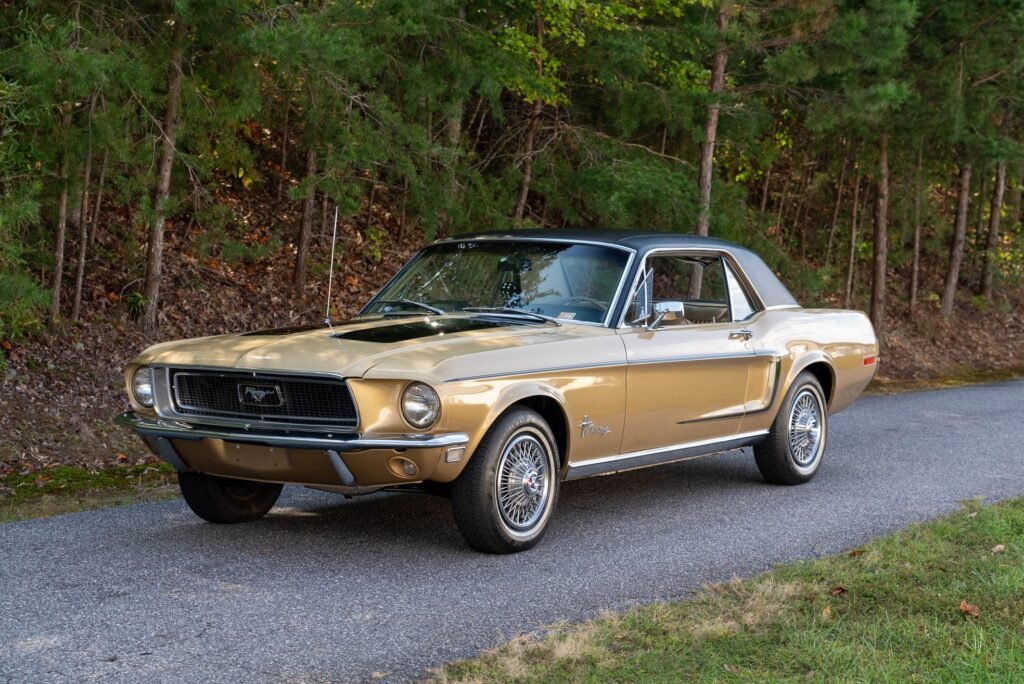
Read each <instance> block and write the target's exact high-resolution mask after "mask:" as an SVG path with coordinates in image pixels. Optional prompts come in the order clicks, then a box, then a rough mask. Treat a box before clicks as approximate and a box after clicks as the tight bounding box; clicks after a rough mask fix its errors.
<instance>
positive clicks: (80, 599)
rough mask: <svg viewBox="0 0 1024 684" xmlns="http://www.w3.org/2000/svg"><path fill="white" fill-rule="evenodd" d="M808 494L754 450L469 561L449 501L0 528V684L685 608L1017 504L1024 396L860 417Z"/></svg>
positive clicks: (335, 665) (436, 647)
mask: <svg viewBox="0 0 1024 684" xmlns="http://www.w3.org/2000/svg"><path fill="white" fill-rule="evenodd" d="M831 428H832V432H831V444H830V446H829V451H828V453H827V455H826V460H825V463H824V464H823V466H822V470H821V471H820V472H819V474H818V477H817V478H816V479H815V480H814V481H813V482H811V483H809V484H807V485H803V486H800V487H773V486H769V485H766V484H763V483H762V482H761V481H760V478H759V475H758V473H757V469H756V467H755V466H754V462H753V458H752V457H751V455H750V452H749V450H743V451H736V452H731V453H729V454H726V455H722V456H714V457H708V458H705V459H701V460H697V461H689V462H685V463H679V464H676V465H669V466H663V467H660V468H656V469H650V470H645V471H638V472H633V473H628V474H622V475H617V476H612V477H602V478H596V479H591V480H583V481H577V482H571V483H568V484H567V485H566V486H565V487H564V489H563V492H562V498H561V502H560V508H559V510H558V512H557V515H556V517H555V519H554V521H553V524H552V528H551V529H550V530H549V533H548V535H547V537H546V538H545V540H544V541H543V542H542V543H541V545H540V546H539V547H537V548H536V549H534V550H532V551H530V552H528V553H524V554H519V555H516V556H506V557H495V556H486V555H481V554H477V553H474V552H472V551H469V550H468V549H467V548H465V547H464V546H463V544H462V541H461V538H460V537H459V534H458V532H457V531H456V529H455V525H454V522H453V520H452V517H451V513H450V511H449V508H448V503H447V501H445V500H443V499H440V498H434V497H429V496H416V495H409V494H380V495H374V496H370V497H365V498H362V499H355V500H348V501H346V500H344V499H342V498H340V497H334V496H332V495H328V494H323V493H319V492H313V491H307V490H302V489H297V488H296V489H291V490H289V489H286V494H285V496H284V497H283V498H282V500H281V504H280V505H279V506H278V507H277V508H276V509H274V511H273V512H272V513H271V514H270V515H269V516H268V517H267V518H266V519H264V520H262V521H260V522H257V523H251V524H248V525H242V526H228V527H225V526H215V525H209V524H205V523H203V522H201V521H200V520H199V519H198V518H196V517H194V516H193V515H191V513H189V512H188V511H187V509H186V508H185V505H184V504H183V503H182V502H180V501H170V502H162V503H153V504H142V505H137V506H132V507H128V508H117V509H108V510H101V511H92V512H87V513H80V514H74V515H67V516H61V517H57V518H52V519H49V520H37V521H30V522H22V523H12V524H7V525H0V682H2V681H12V682H35V681H92V680H103V681H139V682H157V681H197V682H198V681H202V682H215V681H223V682H232V683H234V682H239V681H303V682H320V681H325V682H326V681H331V682H334V681H364V680H367V679H369V678H370V677H371V676H372V675H373V673H375V672H376V673H389V675H390V677H389V678H390V679H393V680H396V681H401V680H405V679H411V678H416V677H417V676H419V675H421V674H422V673H423V671H424V670H425V668H427V667H430V666H432V665H435V664H439V663H442V662H445V661H448V660H452V659H456V658H462V657H468V656H471V655H473V654H474V653H475V652H476V651H477V650H478V649H480V648H485V647H488V646H491V645H493V644H494V643H496V642H498V641H499V640H502V639H504V638H506V637H508V636H510V635H514V634H516V633H517V632H520V631H524V630H530V629H533V628H535V627H537V626H538V625H541V624H544V623H550V622H555V621H558V620H582V619H585V618H587V617H589V616H592V615H594V614H595V613H596V612H597V611H598V610H600V609H602V608H624V607H627V606H630V605H633V604H636V603H641V602H649V601H653V600H656V599H665V598H674V597H681V596H685V595H686V594H687V592H689V591H691V590H692V589H694V588H697V587H700V586H701V585H702V584H704V583H707V582H715V581H722V580H727V579H729V578H730V577H732V576H734V575H740V576H748V575H751V574H754V573H757V572H758V571H761V570H763V569H765V568H767V567H769V566H770V565H771V564H773V563H778V562H780V561H786V560H790V559H794V558H806V557H811V556H816V555H819V554H827V553H831V552H835V551H838V550H840V549H844V548H848V547H851V546H854V545H857V544H860V543H861V542H863V541H865V540H866V539H868V538H870V537H873V536H876V535H881V534H884V533H886V532H889V531H892V530H895V529H897V528H899V527H903V526H905V525H907V524H908V523H910V522H912V521H916V520H923V519H925V518H929V517H932V516H936V515H940V514H942V513H945V512H947V511H950V510H952V509H955V508H956V507H957V505H958V502H959V501H961V500H963V499H967V498H970V497H974V496H983V497H986V498H990V499H993V498H1001V497H1010V496H1015V495H1020V494H1022V493H1024V446H1022V445H1024V381H1015V382H1008V383H1001V384H995V385H988V386H978V387H967V388H961V389H952V390H943V391H935V392H922V393H916V394H904V395H897V396H889V397H868V398H865V399H862V400H861V401H859V402H858V403H857V404H856V405H855V406H854V407H853V408H851V409H850V410H848V411H846V412H844V413H842V414H840V415H838V416H836V417H835V418H834V419H833V421H832V424H831Z"/></svg>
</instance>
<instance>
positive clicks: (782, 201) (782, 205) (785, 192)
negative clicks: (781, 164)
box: [775, 169, 793, 234]
mask: <svg viewBox="0 0 1024 684" xmlns="http://www.w3.org/2000/svg"><path fill="white" fill-rule="evenodd" d="M792 180H793V174H792V170H791V169H786V180H785V181H784V182H783V183H782V196H781V197H780V198H779V213H778V217H777V218H776V219H775V223H776V224H777V227H778V229H779V233H780V234H781V233H782V218H783V216H784V215H785V213H786V199H788V198H789V183H790V181H792Z"/></svg>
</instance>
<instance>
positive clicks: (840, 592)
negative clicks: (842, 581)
mask: <svg viewBox="0 0 1024 684" xmlns="http://www.w3.org/2000/svg"><path fill="white" fill-rule="evenodd" d="M846 593H847V592H846V587H832V595H833V596H846Z"/></svg>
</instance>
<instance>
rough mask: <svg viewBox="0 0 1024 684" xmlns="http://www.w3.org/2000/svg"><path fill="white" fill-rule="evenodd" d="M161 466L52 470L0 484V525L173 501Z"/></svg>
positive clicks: (168, 474) (168, 473)
mask: <svg viewBox="0 0 1024 684" xmlns="http://www.w3.org/2000/svg"><path fill="white" fill-rule="evenodd" d="M176 493H177V486H176V485H175V479H174V471H173V470H172V469H171V467H170V466H168V465H167V464H165V463H153V464H147V465H134V466H119V467H114V468H102V469H97V470H90V469H87V468H81V467H78V466H58V467H56V468H48V469H46V470H42V471H37V472H34V473H30V474H28V475H15V474H10V475H6V476H4V477H2V478H0V523H3V522H11V521H13V520H24V519H26V518H39V517H45V516H49V515H59V514H61V513H72V512H75V511H81V510H87V509H91V508H104V507H107V506H119V505H125V504H130V503H137V502H139V501H153V500H156V499H163V498H168V497H171V496H174V495H176Z"/></svg>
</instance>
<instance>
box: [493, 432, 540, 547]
mask: <svg viewBox="0 0 1024 684" xmlns="http://www.w3.org/2000/svg"><path fill="white" fill-rule="evenodd" d="M549 476H550V473H549V472H548V458H547V450H546V449H545V447H544V445H543V444H542V443H541V441H540V440H538V439H537V438H536V437H535V436H533V435H531V434H521V435H518V436H516V437H514V438H513V439H512V440H510V441H509V443H508V444H506V445H505V449H504V450H503V451H502V454H501V459H500V460H499V461H498V477H497V482H496V488H497V491H496V495H497V501H498V509H499V510H500V511H501V517H502V520H504V521H505V524H506V525H508V526H509V527H510V528H512V529H513V530H519V531H523V530H529V529H530V528H531V527H533V526H534V525H535V524H536V523H537V521H538V520H540V519H541V517H543V515H544V511H545V508H546V507H547V501H548V498H549V496H550V486H549V482H548V478H549Z"/></svg>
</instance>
